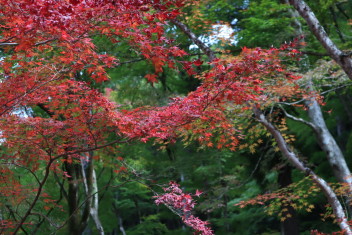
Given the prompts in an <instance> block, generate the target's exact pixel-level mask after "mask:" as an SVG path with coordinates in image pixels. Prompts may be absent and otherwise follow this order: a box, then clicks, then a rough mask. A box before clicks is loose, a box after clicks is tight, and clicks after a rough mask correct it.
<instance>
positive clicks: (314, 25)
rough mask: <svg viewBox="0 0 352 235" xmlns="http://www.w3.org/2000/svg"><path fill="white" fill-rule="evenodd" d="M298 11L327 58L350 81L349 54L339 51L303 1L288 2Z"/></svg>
mask: <svg viewBox="0 0 352 235" xmlns="http://www.w3.org/2000/svg"><path fill="white" fill-rule="evenodd" d="M288 1H289V3H290V4H291V5H292V6H293V7H294V8H295V9H296V10H297V11H298V13H299V14H300V15H301V17H302V18H303V19H304V20H305V21H306V22H307V24H308V26H309V28H310V30H311V32H312V33H313V34H314V36H315V37H316V38H317V39H318V41H319V42H320V43H321V45H322V46H323V47H324V48H325V50H326V51H327V52H328V54H329V56H330V57H331V58H332V59H333V60H335V61H336V63H337V64H339V65H340V66H341V68H342V69H343V70H344V71H345V73H346V74H347V76H348V77H349V78H350V79H351V80H352V59H351V54H349V53H345V52H343V51H341V50H340V49H339V48H338V47H337V46H336V44H335V43H334V42H333V41H332V40H331V39H330V37H329V35H328V34H327V33H326V31H325V29H324V28H323V26H322V25H321V24H320V22H319V20H318V19H317V17H316V16H315V14H314V12H313V11H312V9H310V7H309V6H308V5H307V4H306V3H305V2H304V1H303V0H288Z"/></svg>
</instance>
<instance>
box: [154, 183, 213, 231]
mask: <svg viewBox="0 0 352 235" xmlns="http://www.w3.org/2000/svg"><path fill="white" fill-rule="evenodd" d="M179 187H180V185H178V184H177V183H175V182H170V183H169V187H167V188H164V191H165V194H163V195H158V196H155V198H156V200H155V203H156V204H157V205H159V204H165V205H167V206H171V207H172V208H173V209H174V210H175V211H176V212H177V213H178V214H179V215H180V216H181V218H182V220H183V222H184V223H185V224H186V225H187V226H189V227H191V228H192V229H194V230H195V231H196V232H195V234H202V235H212V234H214V233H213V231H212V230H211V229H210V228H209V227H208V226H209V223H208V222H206V221H202V220H201V219H199V218H197V217H195V216H193V215H192V214H191V211H192V210H193V208H194V206H195V204H196V203H195V202H194V201H193V198H192V195H191V194H188V193H184V192H183V191H182V189H180V188H179ZM199 195H200V193H199V191H198V190H197V193H196V195H195V196H199Z"/></svg>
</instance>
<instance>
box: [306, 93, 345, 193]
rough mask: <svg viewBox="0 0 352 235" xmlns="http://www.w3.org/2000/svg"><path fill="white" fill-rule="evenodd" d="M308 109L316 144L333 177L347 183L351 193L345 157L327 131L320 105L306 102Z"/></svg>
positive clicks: (309, 101)
mask: <svg viewBox="0 0 352 235" xmlns="http://www.w3.org/2000/svg"><path fill="white" fill-rule="evenodd" d="M306 103H307V107H308V110H307V112H308V115H309V118H310V121H311V123H312V124H313V125H314V126H315V128H313V130H314V132H315V135H316V137H317V138H318V143H319V145H320V147H321V148H322V150H323V151H324V152H325V153H326V156H327V159H328V161H329V164H330V166H331V167H332V170H333V172H334V175H335V177H336V178H337V179H338V180H339V181H340V182H343V183H347V184H348V187H349V191H350V192H352V178H351V172H350V169H349V167H348V166H347V163H346V160H345V157H344V155H343V153H342V151H341V149H340V147H339V146H338V144H337V143H336V141H335V139H334V137H333V136H332V135H331V133H330V131H329V129H328V128H327V126H326V124H325V120H324V117H323V113H322V111H321V108H320V105H319V104H318V102H317V101H316V99H315V98H312V99H311V100H308V101H306Z"/></svg>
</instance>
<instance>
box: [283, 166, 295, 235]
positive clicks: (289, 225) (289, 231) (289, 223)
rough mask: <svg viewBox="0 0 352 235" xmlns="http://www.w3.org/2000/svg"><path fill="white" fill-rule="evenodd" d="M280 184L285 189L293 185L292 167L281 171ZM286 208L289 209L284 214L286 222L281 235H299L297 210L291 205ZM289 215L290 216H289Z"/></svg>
mask: <svg viewBox="0 0 352 235" xmlns="http://www.w3.org/2000/svg"><path fill="white" fill-rule="evenodd" d="M278 183H279V185H280V188H285V187H287V186H289V185H290V184H292V176H291V166H289V165H287V164H286V165H285V166H284V167H283V168H282V169H281V171H280V173H279V179H278ZM284 208H285V209H287V210H286V211H285V212H284V213H283V216H284V217H285V218H286V220H285V221H283V222H281V235H299V229H298V228H299V226H298V218H297V214H296V211H295V209H294V208H293V207H292V206H290V205H288V206H285V207H284ZM284 208H282V209H284ZM288 214H289V215H290V216H287V215H288Z"/></svg>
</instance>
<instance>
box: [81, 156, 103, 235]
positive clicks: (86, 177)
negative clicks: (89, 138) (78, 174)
mask: <svg viewBox="0 0 352 235" xmlns="http://www.w3.org/2000/svg"><path fill="white" fill-rule="evenodd" d="M93 161H94V160H93V152H92V151H90V152H89V158H88V159H86V161H84V160H82V161H81V165H82V176H83V182H84V188H85V190H86V197H87V200H86V202H85V208H84V211H83V214H82V224H83V226H84V227H85V226H86V225H87V223H88V218H89V215H90V216H91V217H92V219H93V221H94V223H95V226H96V228H97V230H98V232H99V235H104V228H103V226H102V224H101V221H100V219H99V214H98V211H99V202H98V184H97V177H96V173H95V170H94V164H93V163H94V162H93Z"/></svg>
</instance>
